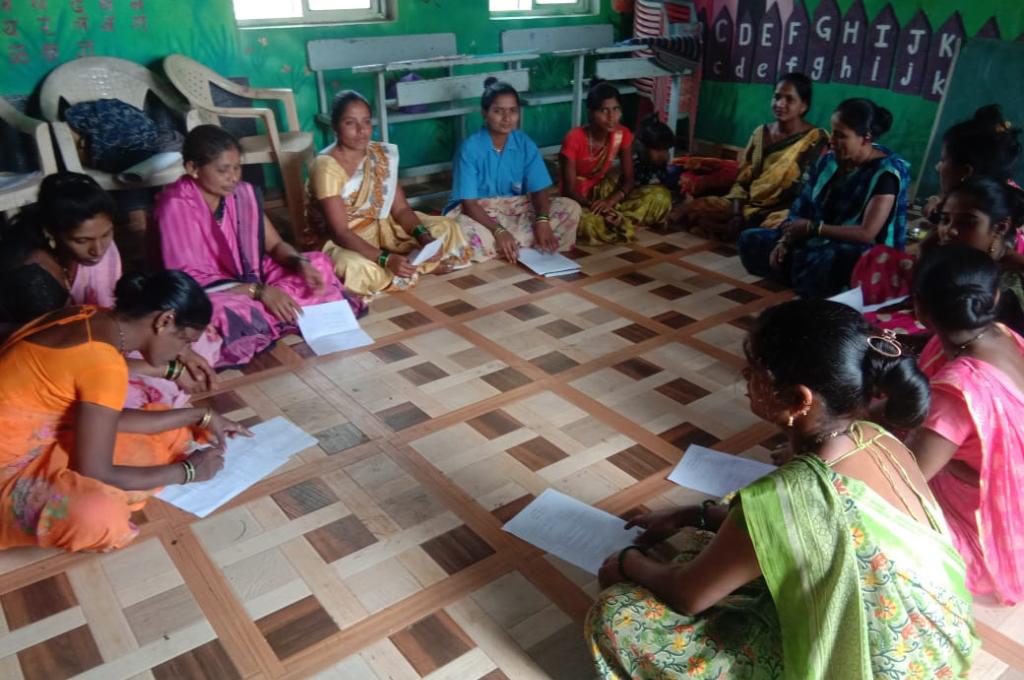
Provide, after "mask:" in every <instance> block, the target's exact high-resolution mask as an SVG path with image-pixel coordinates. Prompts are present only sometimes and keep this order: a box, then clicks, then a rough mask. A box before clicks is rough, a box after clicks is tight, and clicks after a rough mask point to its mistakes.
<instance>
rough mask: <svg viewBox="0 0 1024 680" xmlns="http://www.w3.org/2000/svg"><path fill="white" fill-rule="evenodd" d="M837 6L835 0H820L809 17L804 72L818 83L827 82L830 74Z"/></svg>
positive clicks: (835, 38) (837, 21)
mask: <svg viewBox="0 0 1024 680" xmlns="http://www.w3.org/2000/svg"><path fill="white" fill-rule="evenodd" d="M839 17H840V15H839V6H838V5H836V0H821V2H820V3H818V7H817V9H815V10H814V17H813V18H812V19H811V39H810V43H809V44H808V46H807V66H806V68H805V69H804V73H806V74H807V75H808V76H810V77H811V79H812V80H815V81H817V82H819V83H827V82H828V81H829V78H830V77H831V75H832V55H833V52H834V50H835V45H836V43H837V42H839V40H838V36H837V35H836V32H837V31H838V29H839Z"/></svg>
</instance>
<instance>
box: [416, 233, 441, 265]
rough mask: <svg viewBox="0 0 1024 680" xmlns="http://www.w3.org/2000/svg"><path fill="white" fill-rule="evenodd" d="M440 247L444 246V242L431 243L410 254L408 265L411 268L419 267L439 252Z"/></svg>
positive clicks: (438, 240)
mask: <svg viewBox="0 0 1024 680" xmlns="http://www.w3.org/2000/svg"><path fill="white" fill-rule="evenodd" d="M442 245H444V241H442V240H441V239H437V240H434V241H431V242H430V243H428V244H427V245H425V246H423V247H422V248H421V249H420V250H417V251H416V252H415V253H413V254H412V257H410V258H409V264H411V265H412V266H413V267H419V266H420V265H421V264H423V263H424V262H426V261H427V260H429V259H430V258H432V257H434V255H437V254H438V253H439V252H441V246H442Z"/></svg>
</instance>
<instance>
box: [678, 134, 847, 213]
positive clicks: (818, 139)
mask: <svg viewBox="0 0 1024 680" xmlns="http://www.w3.org/2000/svg"><path fill="white" fill-rule="evenodd" d="M766 133H767V126H765V125H762V126H760V127H758V128H757V130H755V131H754V134H753V135H751V137H750V141H749V142H748V143H747V147H746V149H745V150H744V152H743V162H742V164H741V165H740V170H739V173H738V174H737V176H736V182H735V183H734V184H733V186H732V188H731V190H730V191H729V193H727V194H726V195H725V196H705V197H702V198H696V199H694V200H692V201H690V202H689V203H687V204H686V207H685V208H684V209H683V213H682V219H683V222H684V224H688V225H690V226H693V227H696V228H698V229H710V230H712V231H714V230H716V229H717V230H721V229H722V228H724V227H725V225H726V224H728V222H729V221H730V220H731V219H732V215H733V213H732V202H733V201H734V200H741V201H743V219H744V222H745V223H746V224H747V225H749V226H761V227H765V228H775V227H777V226H779V225H780V224H782V222H783V221H784V220H785V219H786V216H787V215H788V214H789V206H790V204H791V203H792V202H793V200H794V199H795V198H796V197H797V196H798V195H799V193H800V190H801V188H802V182H801V180H802V178H803V177H804V173H805V172H806V171H807V168H808V167H809V166H810V165H811V164H812V163H814V161H816V160H817V159H818V158H819V157H820V156H821V152H822V150H823V149H824V147H825V145H826V143H827V142H828V135H827V134H826V133H825V131H824V130H822V129H820V128H814V129H813V130H810V131H808V132H803V133H800V134H797V135H792V136H790V137H787V138H786V139H783V140H780V141H778V142H775V143H774V144H766V143H765V135H766Z"/></svg>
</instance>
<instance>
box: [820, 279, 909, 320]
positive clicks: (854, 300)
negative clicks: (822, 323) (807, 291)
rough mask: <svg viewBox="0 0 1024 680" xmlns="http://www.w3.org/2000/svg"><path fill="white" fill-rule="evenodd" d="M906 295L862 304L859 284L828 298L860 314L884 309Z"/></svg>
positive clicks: (902, 299) (906, 296)
mask: <svg viewBox="0 0 1024 680" xmlns="http://www.w3.org/2000/svg"><path fill="white" fill-rule="evenodd" d="M908 297H910V296H909V295H903V296H902V297H898V298H893V299H891V300H886V301H885V302H879V303H878V304H874V305H866V304H864V291H863V290H862V289H861V287H860V286H857V287H856V288H853V289H851V290H847V291H843V292H842V293H840V294H839V295H833V296H832V297H830V298H829V300H831V301H832V302H839V303H841V304H844V305H846V306H847V307H853V308H854V309H856V310H857V311H858V312H860V313H861V314H868V313H870V312H877V311H878V310H879V309H884V308H885V307H888V306H890V305H895V304H897V303H900V302H903V301H904V300H906V299H907V298H908Z"/></svg>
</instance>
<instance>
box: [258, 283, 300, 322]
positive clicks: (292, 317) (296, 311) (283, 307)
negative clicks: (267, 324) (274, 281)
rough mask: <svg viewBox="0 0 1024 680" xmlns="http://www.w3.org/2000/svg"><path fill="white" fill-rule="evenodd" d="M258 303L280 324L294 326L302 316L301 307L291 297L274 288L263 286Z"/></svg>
mask: <svg viewBox="0 0 1024 680" xmlns="http://www.w3.org/2000/svg"><path fill="white" fill-rule="evenodd" d="M260 302H262V303H263V306H264V307H266V308H267V311H269V312H270V313H271V314H273V315H274V318H276V319H277V320H278V321H280V322H281V323H287V324H294V323H295V322H296V321H298V320H299V317H300V316H301V315H302V307H299V303H297V302H296V301H295V300H293V299H292V296H291V295H289V294H288V293H286V292H284V291H283V290H281V289H280V288H277V287H276V286H265V287H264V288H263V294H262V295H261V296H260Z"/></svg>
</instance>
